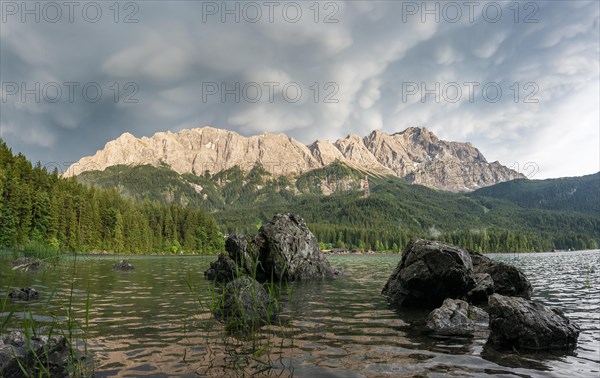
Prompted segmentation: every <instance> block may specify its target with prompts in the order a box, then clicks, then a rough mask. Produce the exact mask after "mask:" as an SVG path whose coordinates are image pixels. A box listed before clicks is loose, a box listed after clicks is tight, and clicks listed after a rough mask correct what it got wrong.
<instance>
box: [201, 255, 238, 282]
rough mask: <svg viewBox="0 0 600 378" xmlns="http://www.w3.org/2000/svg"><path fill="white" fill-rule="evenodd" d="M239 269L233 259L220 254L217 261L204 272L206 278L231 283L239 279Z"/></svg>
mask: <svg viewBox="0 0 600 378" xmlns="http://www.w3.org/2000/svg"><path fill="white" fill-rule="evenodd" d="M237 270H238V267H237V265H236V263H235V261H233V260H232V259H231V257H229V256H227V255H225V254H224V253H220V254H219V257H218V258H217V260H216V261H213V262H212V263H211V264H210V268H208V269H207V270H206V271H205V272H204V276H205V277H206V278H208V279H209V280H212V281H217V282H229V281H231V280H233V279H234V278H236V277H237Z"/></svg>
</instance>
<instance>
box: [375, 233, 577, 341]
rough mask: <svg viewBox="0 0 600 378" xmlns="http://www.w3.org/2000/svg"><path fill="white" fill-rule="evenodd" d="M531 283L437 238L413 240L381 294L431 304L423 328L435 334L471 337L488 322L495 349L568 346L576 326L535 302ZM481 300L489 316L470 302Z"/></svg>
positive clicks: (412, 304)
mask: <svg viewBox="0 0 600 378" xmlns="http://www.w3.org/2000/svg"><path fill="white" fill-rule="evenodd" d="M531 292H532V288H531V283H530V282H529V280H528V279H527V277H525V275H524V274H523V272H521V271H520V270H519V269H517V268H516V267H513V266H510V265H508V264H504V263H500V262H496V261H494V260H492V259H490V258H488V257H485V256H483V255H480V254H477V253H474V252H468V251H465V250H463V249H460V248H457V247H454V246H450V245H447V244H443V243H440V242H435V241H427V240H421V239H414V240H411V242H410V243H409V244H408V245H407V247H406V248H405V249H404V252H403V254H402V259H401V261H400V263H399V264H398V266H397V267H396V269H395V270H394V272H393V273H392V275H391V276H390V278H389V279H388V281H387V283H386V285H385V287H384V288H383V291H382V293H383V294H384V295H386V296H387V297H388V298H389V299H390V301H391V302H392V303H393V304H395V305H398V306H403V307H426V308H434V307H437V306H440V305H441V307H439V308H436V309H435V310H433V311H432V312H431V313H430V314H429V317H428V319H427V328H428V329H429V330H430V331H431V332H433V333H435V334H439V335H470V334H472V333H473V332H474V331H475V330H476V329H477V327H478V325H479V326H480V325H482V324H485V323H489V330H490V337H489V341H490V343H491V344H492V345H494V346H496V347H498V348H504V347H508V348H517V349H533V350H547V349H569V348H572V347H574V346H575V345H576V343H577V338H578V336H579V328H578V327H577V325H575V324H573V323H572V322H571V321H570V320H569V319H568V318H566V317H565V316H564V314H563V313H562V312H561V311H559V310H557V309H550V308H548V307H546V306H544V305H542V304H539V303H535V302H533V301H531V300H530V298H531ZM465 299H466V300H468V301H470V302H472V303H484V304H487V306H488V308H489V322H488V321H486V319H487V314H486V313H485V312H484V311H483V310H482V309H480V308H478V307H475V306H472V305H470V304H469V303H468V302H466V301H465Z"/></svg>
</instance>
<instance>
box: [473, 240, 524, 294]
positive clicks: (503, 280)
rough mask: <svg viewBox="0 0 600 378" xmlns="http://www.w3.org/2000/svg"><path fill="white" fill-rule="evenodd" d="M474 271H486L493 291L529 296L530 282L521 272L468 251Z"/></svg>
mask: <svg viewBox="0 0 600 378" xmlns="http://www.w3.org/2000/svg"><path fill="white" fill-rule="evenodd" d="M470 255H471V260H472V261H473V271H474V272H475V273H487V274H489V275H490V276H491V277H492V280H493V281H494V292H495V293H498V294H502V295H508V296H511V297H523V298H526V299H529V298H531V291H532V288H531V283H530V282H529V280H528V279H527V277H525V274H523V272H522V271H521V270H520V269H518V268H516V267H514V266H512V265H508V264H505V263H502V262H498V261H494V260H492V259H490V258H489V257H486V256H483V255H481V254H479V253H475V252H470Z"/></svg>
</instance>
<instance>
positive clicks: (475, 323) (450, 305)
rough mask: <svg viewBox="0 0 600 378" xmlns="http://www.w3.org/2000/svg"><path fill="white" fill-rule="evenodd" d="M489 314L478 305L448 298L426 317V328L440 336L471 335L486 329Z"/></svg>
mask: <svg viewBox="0 0 600 378" xmlns="http://www.w3.org/2000/svg"><path fill="white" fill-rule="evenodd" d="M488 322H489V316H488V314H487V312H485V311H483V310H482V309H480V308H479V307H475V306H473V305H470V304H468V303H467V302H465V301H463V300H460V299H451V298H448V299H446V300H445V301H444V303H442V306H441V307H438V308H436V309H435V310H433V311H431V313H430V314H429V316H428V317H427V328H428V329H429V331H431V332H432V333H434V334H436V335H441V336H472V335H473V334H474V333H475V331H477V330H484V329H487V326H488Z"/></svg>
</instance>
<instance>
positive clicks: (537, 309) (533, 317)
mask: <svg viewBox="0 0 600 378" xmlns="http://www.w3.org/2000/svg"><path fill="white" fill-rule="evenodd" d="M488 306H489V315H490V331H491V333H490V338H489V341H490V343H491V344H493V345H495V346H498V347H505V348H517V349H525V350H551V349H571V348H573V347H575V345H576V344H577V338H578V337H579V327H578V326H577V325H576V324H574V323H572V322H571V321H570V320H569V319H568V318H567V317H566V316H565V315H564V314H563V313H562V312H561V311H559V310H557V309H551V308H549V307H546V306H544V305H542V304H539V303H535V302H533V301H530V300H527V299H524V298H518V297H505V296H503V295H499V294H493V295H491V296H490V297H489V302H488Z"/></svg>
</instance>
